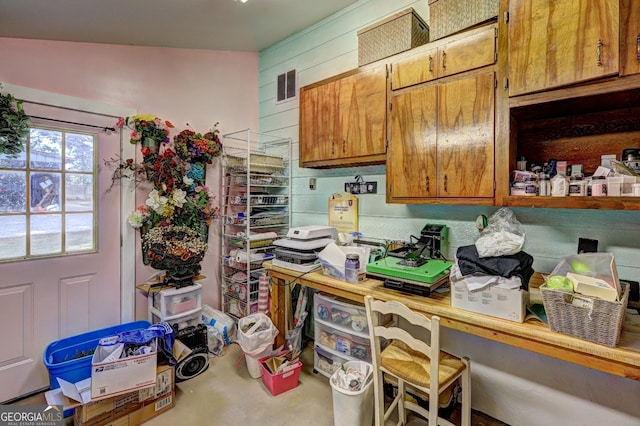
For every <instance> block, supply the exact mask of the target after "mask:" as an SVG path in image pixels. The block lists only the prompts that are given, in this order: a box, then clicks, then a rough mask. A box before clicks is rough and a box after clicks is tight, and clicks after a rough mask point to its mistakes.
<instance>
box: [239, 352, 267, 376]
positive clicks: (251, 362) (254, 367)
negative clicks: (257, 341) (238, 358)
mask: <svg viewBox="0 0 640 426" xmlns="http://www.w3.org/2000/svg"><path fill="white" fill-rule="evenodd" d="M270 353H271V347H270V346H267V347H266V348H264V349H260V348H259V349H258V350H257V352H253V353H247V352H245V353H244V360H245V362H246V363H247V371H248V372H249V375H250V376H251V377H252V378H254V379H259V378H260V377H262V369H261V368H260V361H259V359H260V358H264V357H265V356H267V355H269V354H270Z"/></svg>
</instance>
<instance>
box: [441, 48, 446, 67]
mask: <svg viewBox="0 0 640 426" xmlns="http://www.w3.org/2000/svg"><path fill="white" fill-rule="evenodd" d="M446 59H447V53H446V52H445V51H444V50H443V51H442V69H445V68H446V67H447V65H446Z"/></svg>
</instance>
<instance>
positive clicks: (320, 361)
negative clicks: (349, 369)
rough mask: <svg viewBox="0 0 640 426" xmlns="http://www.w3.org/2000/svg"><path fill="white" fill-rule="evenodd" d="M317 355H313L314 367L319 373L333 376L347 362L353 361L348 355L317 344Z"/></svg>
mask: <svg viewBox="0 0 640 426" xmlns="http://www.w3.org/2000/svg"><path fill="white" fill-rule="evenodd" d="M314 350H315V356H314V357H313V360H314V364H313V369H314V370H315V371H317V372H318V373H320V374H322V375H324V376H327V377H331V375H332V374H333V373H335V371H336V370H337V369H338V368H340V367H341V366H342V364H344V363H345V362H348V361H351V360H350V359H349V358H347V357H346V356H341V355H338V354H335V353H332V352H329V351H328V350H326V349H324V348H322V347H321V346H318V345H316V347H315V348H314Z"/></svg>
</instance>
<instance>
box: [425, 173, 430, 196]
mask: <svg viewBox="0 0 640 426" xmlns="http://www.w3.org/2000/svg"><path fill="white" fill-rule="evenodd" d="M425 181H426V182H425V183H426V187H425V191H427V192H429V176H427V177H426V178H425Z"/></svg>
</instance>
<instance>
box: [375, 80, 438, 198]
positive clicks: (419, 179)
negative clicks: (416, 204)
mask: <svg viewBox="0 0 640 426" xmlns="http://www.w3.org/2000/svg"><path fill="white" fill-rule="evenodd" d="M437 93H438V88H437V86H436V85H429V86H423V87H420V88H416V89H414V90H411V91H408V92H403V93H402V94H399V95H394V96H393V97H392V99H391V102H392V108H391V112H390V114H389V127H390V135H391V136H390V138H389V149H388V150H387V201H393V199H397V198H404V199H406V198H426V197H435V196H436V148H437V145H436V131H437V126H436V119H437V110H436V108H437Z"/></svg>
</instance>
